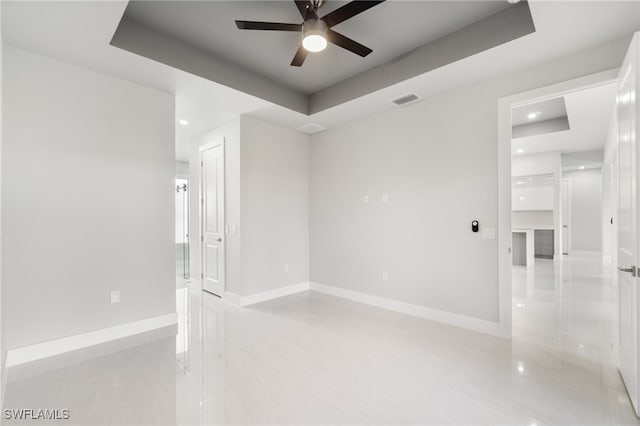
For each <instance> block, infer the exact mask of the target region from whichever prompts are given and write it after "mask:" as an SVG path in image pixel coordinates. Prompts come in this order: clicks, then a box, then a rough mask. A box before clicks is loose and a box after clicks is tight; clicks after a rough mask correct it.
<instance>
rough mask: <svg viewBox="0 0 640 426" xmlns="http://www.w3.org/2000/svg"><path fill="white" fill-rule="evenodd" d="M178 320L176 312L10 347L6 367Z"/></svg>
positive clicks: (127, 335)
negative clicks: (19, 346) (15, 347)
mask: <svg viewBox="0 0 640 426" xmlns="http://www.w3.org/2000/svg"><path fill="white" fill-rule="evenodd" d="M177 323H178V316H177V314H176V313H175V312H173V313H170V314H166V315H160V316H157V317H153V318H147V319H143V320H140V321H134V322H130V323H127V324H121V325H116V326H114V327H108V328H103V329H100V330H94V331H89V332H87V333H82V334H76V335H75V336H69V337H63V338H61V339H56V340H50V341H48V342H43V343H37V344H35V345H30V346H24V347H22V348H17V349H11V350H10V351H9V352H7V360H6V364H5V367H6V368H10V367H14V366H16V365H20V364H25V363H27V362H31V361H36V360H39V359H43V358H48V357H50V356H54V355H60V354H63V353H66V352H71V351H75V350H77V349H82V348H86V347H89V346H95V345H98V344H100V343H105V342H110V341H113V340H117V339H121V338H123V337H129V336H133V335H136V334H140V333H145V332H148V331H151V330H156V329H159V328H164V327H169V326H172V325H176V324H177Z"/></svg>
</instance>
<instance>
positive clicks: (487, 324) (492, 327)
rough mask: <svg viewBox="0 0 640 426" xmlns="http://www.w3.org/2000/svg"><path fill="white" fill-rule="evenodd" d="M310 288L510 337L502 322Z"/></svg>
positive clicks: (321, 286)
mask: <svg viewBox="0 0 640 426" xmlns="http://www.w3.org/2000/svg"><path fill="white" fill-rule="evenodd" d="M310 288H311V290H313V291H317V292H320V293H325V294H330V295H332V296H337V297H341V298H343V299H348V300H353V301H355V302H360V303H364V304H366V305H371V306H376V307H378V308H382V309H388V310H390V311H395V312H400V313H403V314H406V315H411V316H414V317H419V318H424V319H428V320H431V321H436V322H439V323H443V324H447V325H451V326H454V327H459V328H464V329H467V330H472V331H477V332H479V333H485V334H489V335H492V336H497V337H504V338H507V337H509V336H506V335H505V334H504V333H503V332H502V330H501V328H500V324H499V323H497V322H493V321H486V320H482V319H478V318H472V317H468V316H464V315H459V314H454V313H452V312H446V311H441V310H438V309H433V308H428V307H426V306H420V305H413V304H410V303H405V302H400V301H399V300H393V299H387V298H384V297H379V296H374V295H371V294H367V293H361V292H359V291H353V290H346V289H343V288H339V287H334V286H330V285H325V284H319V283H314V282H312V283H310Z"/></svg>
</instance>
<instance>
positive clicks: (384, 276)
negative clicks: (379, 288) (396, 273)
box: [382, 272, 389, 281]
mask: <svg viewBox="0 0 640 426" xmlns="http://www.w3.org/2000/svg"><path fill="white" fill-rule="evenodd" d="M382 281H389V273H388V272H383V273H382Z"/></svg>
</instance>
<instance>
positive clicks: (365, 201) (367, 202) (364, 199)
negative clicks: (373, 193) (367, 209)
mask: <svg viewBox="0 0 640 426" xmlns="http://www.w3.org/2000/svg"><path fill="white" fill-rule="evenodd" d="M362 202H363V203H365V204H369V196H368V195H365V196H364V197H362Z"/></svg>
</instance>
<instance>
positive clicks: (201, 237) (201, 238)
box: [200, 235, 204, 243]
mask: <svg viewBox="0 0 640 426" xmlns="http://www.w3.org/2000/svg"><path fill="white" fill-rule="evenodd" d="M200 242H202V243H204V235H200Z"/></svg>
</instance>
